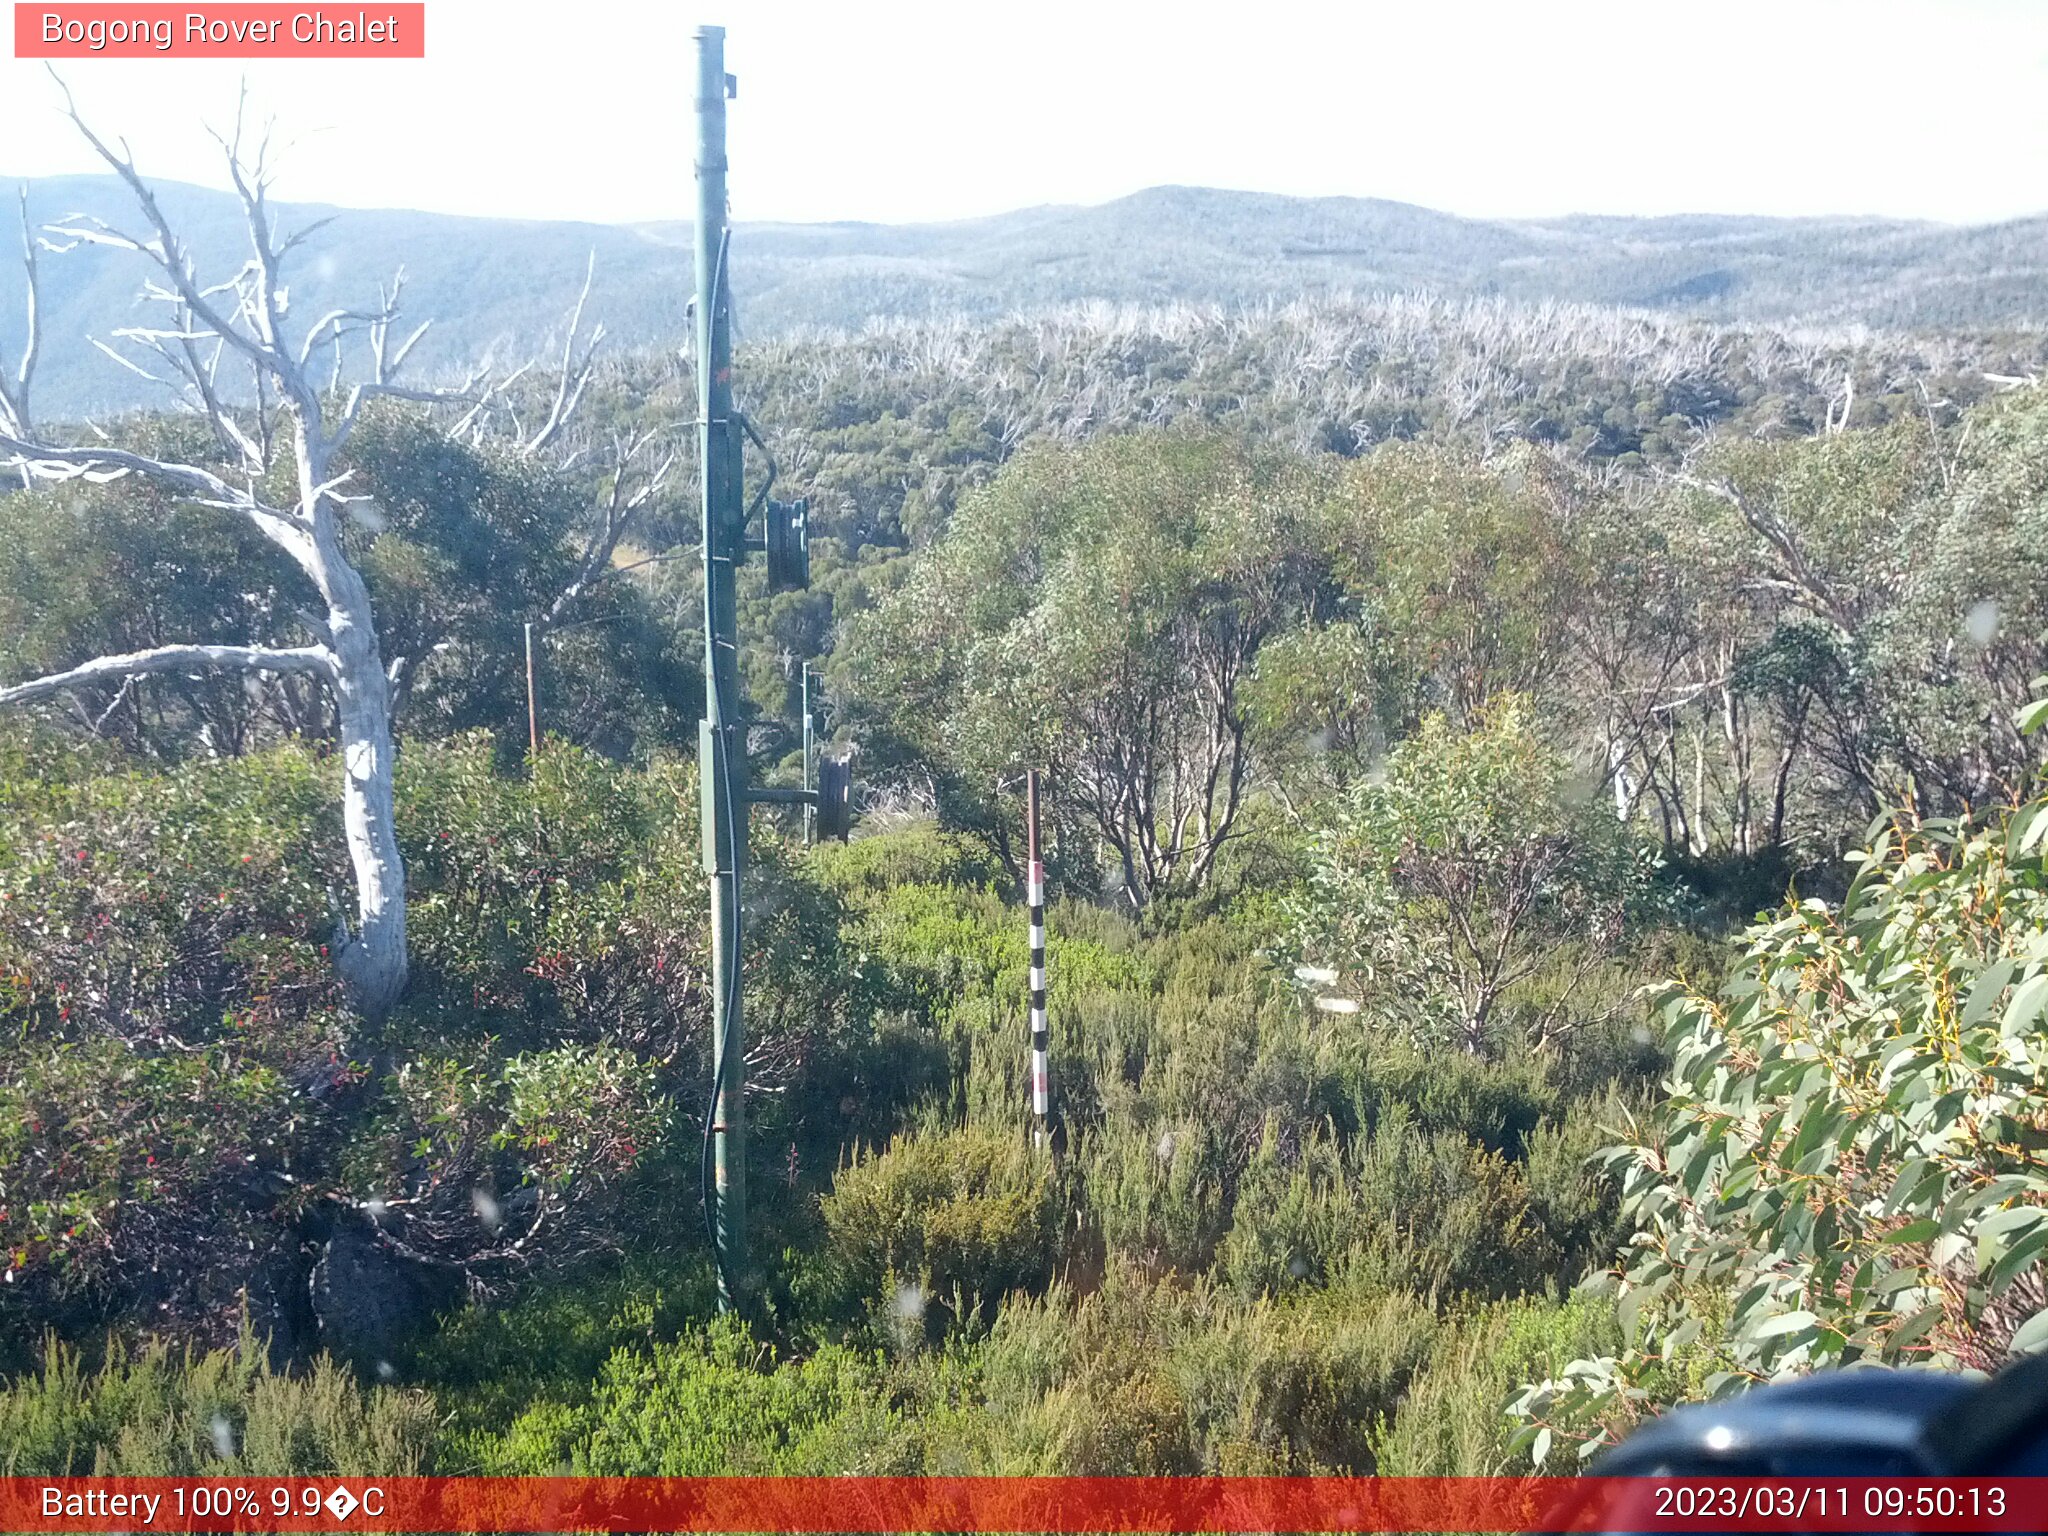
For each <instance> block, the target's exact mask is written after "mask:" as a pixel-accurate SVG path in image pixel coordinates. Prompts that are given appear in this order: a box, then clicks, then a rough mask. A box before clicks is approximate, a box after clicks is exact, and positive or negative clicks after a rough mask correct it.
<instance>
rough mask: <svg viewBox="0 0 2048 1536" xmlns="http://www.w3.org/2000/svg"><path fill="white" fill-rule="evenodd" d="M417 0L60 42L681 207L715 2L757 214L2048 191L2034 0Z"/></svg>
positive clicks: (1520, 210)
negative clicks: (266, 43)
mask: <svg viewBox="0 0 2048 1536" xmlns="http://www.w3.org/2000/svg"><path fill="white" fill-rule="evenodd" d="M359 4H360V5H366V6H367V8H368V9H370V10H371V11H372V12H374V11H375V4H374V0H355V3H349V4H347V5H345V6H344V5H342V4H340V3H330V4H329V5H328V9H329V10H330V11H332V12H343V11H346V13H347V14H350V15H353V14H354V12H355V11H356V10H357V9H358V5H359ZM427 20H428V43H427V55H428V56H427V58H426V59H425V60H423V61H391V62H381V61H380V62H374V63H366V62H357V61H295V60H280V61H274V62H267V63H266V62H256V63H250V64H241V63H229V62H216V61H211V60H196V59H189V60H188V59H179V58H177V57H175V56H173V57H170V58H167V59H152V60H136V61H130V60H86V61H77V62H71V63H67V64H65V65H64V66H63V68H64V70H65V73H66V78H67V79H68V80H69V81H71V83H72V84H73V86H74V88H75V89H76V90H77V92H78V95H79V98H80V100H81V102H82V104H83V105H84V106H85V108H86V110H87V112H88V115H89V116H90V117H91V119H92V120H93V121H94V122H95V125H96V126H99V127H100V128H101V129H102V131H104V132H112V133H120V134H125V135H127V136H128V138H129V139H130V141H131V142H132V143H133V145H134V146H135V149H136V152H137V156H138V159H139V160H140V163H141V165H142V167H143V169H144V171H145V172H146V173H151V174H154V175H157V176H162V177H169V178H175V179H179V180H187V181H197V182H205V183H210V184H218V183H219V182H220V180H221V178H220V177H219V175H218V174H217V170H216V166H217V163H218V152H217V150H215V149H214V146H213V145H212V143H211V141H210V140H208V139H207V137H206V136H205V133H204V132H203V124H204V123H206V122H215V123H219V122H221V121H223V120H224V119H225V118H227V117H228V116H229V115H230V114H231V112H232V108H233V101H234V93H235V89H236V84H237V81H238V80H239V78H240V77H241V76H242V74H243V73H244V72H245V71H246V73H247V75H248V78H249V83H250V86H251V90H252V93H253V95H254V98H255V99H256V101H257V102H258V104H259V105H261V106H264V107H266V108H267V109H268V110H269V111H271V112H273V113H274V114H275V115H276V116H277V118H278V119H279V123H280V128H281V131H282V133H283V135H284V136H285V137H287V138H289V139H291V140H292V141H293V148H292V151H291V154H290V156H289V158H288V159H287V160H286V162H285V165H284V168H283V172H282V174H281V176H280V178H279V184H278V194H279V195H280V196H281V197H285V198H292V199H300V200H308V201H323V202H335V203H341V204H345V205H351V206H358V207H366V206H380V207H413V208H429V209H436V210H440V211H445V212H453V213H479V214H501V215H517V216H531V217H544V218H585V219H599V220H620V221H623V220H634V219H648V218H670V217H678V216H685V217H686V216H687V214H688V210H689V207H690V196H691V194H690V174H691V171H690V131H691V128H690V99H689V98H690V86H689V82H690V69H691V46H692V45H691V32H692V29H693V27H694V26H695V25H696V24H697V23H698V22H699V21H712V22H718V23H721V24H723V25H724V26H725V27H726V28H727V29H728V37H727V62H728V67H729V68H730V69H731V70H732V71H733V72H734V73H736V74H737V75H738V76H739V78H740V96H739V99H738V101H736V102H735V103H734V104H733V116H732V128H731V154H732V171H733V193H734V210H735V213H736V215H737V216H738V217H739V218H741V219H842V218H851V219H876V220H888V221H897V220H912V219H943V218H954V217H963V216H968V215H973V214H981V213H993V212H997V211H1000V210H1003V209H1006V208H1014V207H1019V206H1024V205H1029V204H1034V203H1048V202H1068V203H1092V202H1101V201H1104V200H1106V199H1109V198H1113V197H1117V196H1120V195H1122V194H1124V193H1127V192H1131V191H1135V190H1137V189H1138V188H1140V187H1145V186H1151V185H1156V184H1159V183H1162V182H1184V183H1195V184H1201V185H1209V186H1224V187H1245V188H1254V189H1259V190H1265V191H1273V192H1287V193H1300V194H1336V195H1347V196H1372V197H1388V198H1398V199H1401V200H1403V201H1408V202H1416V203H1424V204H1428V205H1430V206H1432V207H1437V208H1444V209H1449V210H1451V211H1453V212H1457V213H1465V214H1475V215H1539V214H1557V213H1566V212H1575V211H1591V212H1613V213H1669V212H1681V211H1713V212H1729V213H1735V212H1750V213H1769V214H1802V213H1808V214H1811V213H1884V214H1895V215H1907V216H1917V217H1926V218H1938V219H1950V220H1982V219H1994V218H2003V217H2010V216H2013V215H2017V214H2022V213H2031V212H2036V211H2039V210H2041V209H2044V208H2048V0H1317V3H1305V0H1257V3H1255V4H1248V5H1232V6H1219V5H1212V4H1205V3H1201V0H1180V3H1172V4H1168V3H1152V0H1147V3H1131V0H1091V3H1085V4H1076V3H1070V0H1025V3H1013V4H999V3H994V0H950V3H917V0H840V3H838V4H826V3H813V0H724V3H722V4H720V5H717V7H716V8H715V9H714V8H712V5H711V3H710V0H428V7H427ZM55 95H56V93H55V88H54V87H53V86H52V85H51V83H50V81H49V80H48V79H47V78H46V77H45V75H44V74H43V66H42V65H41V64H40V63H37V62H33V61H27V60H17V59H14V58H11V57H9V58H4V59H0V175H5V176H21V175H43V174H49V173H53V172H61V171H81V170H90V169H96V168H97V167H96V166H95V165H94V163H93V162H92V161H91V160H90V158H89V157H88V155H87V154H86V153H85V152H84V150H83V148H82V146H80V145H79V144H78V143H77V142H76V140H75V139H74V138H73V136H72V135H71V134H70V131H69V129H68V127H67V126H66V125H65V124H64V123H62V122H61V120H59V119H58V118H57V117H56V116H55V111H54V101H55Z"/></svg>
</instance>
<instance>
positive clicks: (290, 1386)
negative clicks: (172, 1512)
mask: <svg viewBox="0 0 2048 1536" xmlns="http://www.w3.org/2000/svg"><path fill="white" fill-rule="evenodd" d="M436 1433H437V1419H436V1415H435V1412H434V1404H433V1401H432V1399H430V1398H428V1397H427V1396H426V1395H425V1394H424V1393H420V1392H417V1391H407V1390H400V1389H397V1388H393V1387H367V1388H366V1387H361V1386H359V1385H357V1383H356V1382H355V1380H354V1378H353V1377H352V1376H350V1375H349V1374H347V1373H346V1372H344V1371H342V1370H340V1369H339V1368H337V1367H336V1366H335V1365H334V1363H333V1362H332V1361H331V1360H329V1359H327V1358H326V1357H325V1356H322V1357H321V1358H320V1359H319V1360H318V1361H316V1362H315V1363H314V1366H313V1369H312V1370H311V1372H310V1373H308V1374H306V1375H303V1376H289V1375H283V1374H280V1373H278V1372H275V1371H273V1370H271V1369H270V1367H269V1366H268V1365H267V1364H266V1363H265V1361H264V1358H263V1351H262V1350H261V1349H260V1348H257V1347H255V1345H254V1343H253V1341H251V1340H250V1339H248V1338H247V1337H246V1336H245V1337H244V1338H243V1339H242V1340H241V1342H240V1345H239V1347H237V1348H235V1349H229V1350H212V1351H208V1352H206V1353H193V1352H189V1351H181V1350H173V1349H172V1348H170V1347H169V1346H168V1345H165V1344H162V1343H153V1344H150V1345H148V1346H146V1347H144V1348H141V1349H138V1350H134V1351H129V1350H126V1349H123V1348H122V1347H120V1346H119V1345H115V1346H112V1347H111V1348H110V1351H109V1353H108V1356H107V1358H106V1360H105V1361H104V1362H103V1363H102V1364H101V1365H100V1366H99V1367H97V1368H96V1369H88V1368H87V1367H86V1366H85V1365H84V1364H83V1363H82V1362H81V1360H80V1358H79V1356H78V1354H77V1352H76V1351H75V1350H72V1349H70V1348H69V1347H67V1346H66V1345H64V1344H63V1343H61V1342H59V1341H57V1340H55V1339H52V1340H50V1341H49V1342H48V1344H47V1345H46V1348H45V1351H44V1359H43V1365H42V1369H41V1370H40V1371H39V1372H35V1373H31V1374H28V1375H24V1376H22V1377H20V1378H18V1379H16V1380H15V1381H13V1382H10V1383H7V1384H5V1385H0V1475H5V1476H8V1477H27V1476H31V1475H34V1476H53V1477H63V1476H82V1475H86V1474H91V1475H94V1476H99V1477H110V1476H123V1477H182V1476H192V1475H199V1476H206V1477H215V1476H237V1475H257V1476H287V1475H296V1476H306V1475H329V1474H335V1475H341V1476H346V1477H358V1476H365V1475H376V1476H384V1477H405V1476H416V1475H420V1474H423V1473H427V1472H431V1471H432V1470H433V1466H434V1451H435V1441H436Z"/></svg>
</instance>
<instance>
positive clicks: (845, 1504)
mask: <svg viewBox="0 0 2048 1536" xmlns="http://www.w3.org/2000/svg"><path fill="white" fill-rule="evenodd" d="M2044 1516H2048V1479H2040V1478H1953V1479H1942V1478H1792V1477H1787V1478H1744V1477H1729V1478H1602V1477H1587V1478H1535V1477H1531V1478H1508V1477H1498V1478H1487V1477H1413V1478H1399V1477H1389V1478H1369V1477H1368V1478H1346V1477H1185V1478H1175V1477H940V1478H914V1477H704V1478H435V1477H392V1478H361V1477H347V1478H336V1477H330V1478H300V1477H277V1478H264V1477H217V1478H42V1479H39V1478H28V1477H13V1478H0V1530H5V1531H50V1532H74V1531H75V1532H88V1531H90V1532H101V1531H131V1532H136V1531H140V1532H155V1531H172V1532H184V1531H249V1532H286V1531H332V1532H339V1531H365V1532H383V1531H389V1532H400V1531H477V1532H511V1531H634V1532H640V1531H684V1532H714V1531H722V1532H751V1531H759V1532H775V1533H785V1532H786V1533H791V1536H808V1533H814V1532H827V1531H844V1532H850V1533H869V1532H872V1533H880V1532H895V1531H919V1532H924V1531H932V1532H938V1531H959V1532H990V1533H993V1532H1019V1533H1025V1532H1049V1533H1052V1532H1057V1533H1069V1532H1072V1533H1081V1532H1088V1533H1093V1532H1113V1531H1114V1532H1124V1531H1149V1532H1169V1531H1174V1532H1179V1531H1185V1532H1203V1533H1207V1532H1225V1531H1238V1532H1281V1531H1298V1532H1320V1531H1333V1532H1337V1531H1342V1532H1352V1531H1360V1532H1366V1531H1369V1532H1391V1531H1427V1532H1441V1531H1529V1532H1551V1531H1555V1532H1591V1531H1637V1532H1643V1531H1674V1532H1681V1531H1683V1532H1703V1531H1857V1530H1915V1531H2039V1530H2048V1520H2044Z"/></svg>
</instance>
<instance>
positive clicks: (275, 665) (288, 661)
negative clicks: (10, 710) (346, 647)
mask: <svg viewBox="0 0 2048 1536" xmlns="http://www.w3.org/2000/svg"><path fill="white" fill-rule="evenodd" d="M222 670H228V671H236V672H279V673H284V672H298V673H310V674H312V675H313V676H316V677H319V678H322V679H325V680H326V681H329V682H332V681H333V680H334V679H335V677H336V667H335V659H334V653H333V652H332V651H330V650H328V649H327V647H325V646H323V645H308V646H300V647H297V648H294V649H290V650H283V649H277V648H274V647H270V646H262V645H160V646H157V647H155V648H154V649H151V650H147V651H130V652H128V653H127V654H126V655H123V656H101V657H98V658H96V659H95V660H92V661H88V662H86V663H85V664H84V665H82V666H77V667H73V668H71V669H70V670H69V671H68V672H53V673H51V674H50V675H49V676H48V677H39V678H36V679H35V680H34V681H32V682H26V683H16V684H14V685H13V686H12V687H9V688H0V704H33V703H34V702H36V700H38V699H47V698H49V697H51V696H52V695H54V694H59V693H66V692H69V691H70V690H71V689H73V688H80V687H83V686H85V685H86V684H88V683H110V682H117V681H119V682H126V681H128V680H129V679H131V678H137V677H146V676H149V675H150V674H152V673H160V672H183V673H194V672H208V671H222Z"/></svg>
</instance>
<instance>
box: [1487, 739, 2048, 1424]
mask: <svg viewBox="0 0 2048 1536" xmlns="http://www.w3.org/2000/svg"><path fill="white" fill-rule="evenodd" d="M2042 712H2048V709H2044V710H2043V711H2037V713H2042ZM2044 841H2048V800H2034V801H2030V802H2028V803H2027V804H2025V805H2024V806H2022V807H2020V808H2019V809H2018V810H2017V811H2016V812H2014V813H2012V814H2011V815H2009V816H2005V817H1995V818H1991V819H1987V820H1985V821H1983V822H1979V823H1971V822H1963V823H1954V822H1931V823H1925V824H1918V825H1916V824H1913V823H1911V822H1910V821H1907V820H1905V819H1904V818H1898V819H1894V820H1892V821H1891V822H1890V823H1889V824H1887V825H1885V826H1884V827H1883V828H1882V830H1879V831H1878V832H1877V833H1876V834H1875V838H1874V841H1873V842H1872V844H1871V846H1870V847H1869V848H1868V849H1867V850H1866V851H1865V852H1863V853H1861V854H1860V855H1858V856H1857V857H1856V859H1855V861H1854V862H1855V863H1856V864H1857V865H1858V866H1859V868H1858V872H1857V875H1856V878H1855V880H1854V882H1853V883H1852V884H1851V886H1850V888H1849V891H1848V894H1847V896H1846V898H1845V899H1844V901H1843V903H1842V905H1841V907H1840V908H1839V909H1834V908H1830V907H1828V906H1827V905H1825V904H1824V903H1822V902H1819V901H1804V902H1792V903H1788V904H1787V906H1786V907H1785V908H1784V910H1782V911H1781V912H1780V913H1778V914H1777V915H1776V916H1774V917H1772V918H1770V919H1768V920H1766V921H1764V922H1761V923H1759V924H1757V925H1756V926H1755V927H1753V928H1752V929H1750V931H1749V933H1748V935H1747V937H1746V947H1745V951H1744V954H1743V957H1742V959H1741V961H1740V962H1739V964H1738V965H1737V967H1736V968H1735V971H1734V973H1733V974H1732V975H1731V977H1730V978H1729V980H1728V982H1727V983H1726V985H1725V986H1724V987H1723V988H1722V989H1721V991H1720V994H1719V995H1718V996H1708V995H1704V994H1702V993H1699V992H1695V991H1693V990H1692V989H1690V988H1687V987H1683V986H1679V987H1675V988H1673V989H1672V990H1671V992H1670V993H1669V995H1668V997H1667V999H1666V1004H1665V1011H1666V1016H1667V1019H1668V1022H1669V1028H1670V1034H1671V1042H1672V1046H1673V1050H1674V1055H1675V1065H1674V1068H1673V1073H1672V1079H1671V1083H1670V1100H1669V1102H1668V1103H1667V1104H1666V1105H1664V1106H1663V1107H1662V1108H1661V1109H1660V1111H1659V1112H1658V1115H1657V1117H1656V1119H1655V1120H1654V1121H1652V1122H1651V1123H1649V1124H1648V1125H1646V1126H1644V1127H1642V1128H1641V1129H1640V1130H1637V1129H1636V1128H1635V1127H1633V1126H1632V1127H1631V1128H1630V1129H1631V1131H1632V1132H1634V1134H1633V1135H1632V1136H1631V1138H1630V1141H1629V1142H1628V1143H1627V1144H1624V1145H1622V1146H1619V1147H1616V1148H1613V1149H1611V1151H1610V1153H1609V1154H1608V1160H1609V1164H1610V1166H1611V1167H1612V1168H1613V1169H1614V1170H1615V1171H1616V1172H1617V1173H1619V1174H1620V1175H1621V1177H1622V1180H1623V1196H1624V1201H1625V1207H1626V1211H1627V1214H1628V1216H1629V1218H1630V1220H1631V1222H1632V1223H1633V1224H1634V1225H1635V1226H1636V1227H1637V1228H1638V1229H1639V1230H1638V1232H1637V1235H1636V1236H1635V1237H1634V1238H1633V1239H1632V1240H1631V1242H1630V1244H1629V1246H1628V1248H1627V1250H1626V1251H1625V1253H1624V1254H1623V1256H1622V1258H1621V1260H1620V1261H1619V1262H1618V1263H1617V1264H1616V1266H1615V1270H1614V1272H1613V1275H1612V1276H1611V1281H1612V1283H1614V1284H1615V1285H1617V1286H1618V1287H1619V1289H1620V1292H1621V1296H1622V1309H1623V1314H1624V1317H1625V1318H1627V1319H1628V1320H1629V1321H1630V1322H1631V1324H1632V1326H1631V1330H1630V1333H1629V1337H1628V1347H1627V1348H1626V1349H1624V1350H1621V1351H1619V1352H1617V1353H1615V1354H1610V1355H1605V1356H1601V1357H1598V1358H1594V1359H1589V1360H1585V1361H1580V1362H1575V1363H1574V1364H1573V1365H1572V1366H1571V1367H1570V1368H1569V1369H1568V1370H1567V1371H1566V1372H1565V1373H1563V1374H1562V1375H1560V1376H1556V1377H1552V1378H1550V1379H1547V1380H1545V1381H1543V1382H1540V1383H1538V1384H1536V1385H1534V1386H1532V1387H1530V1388H1529V1389H1528V1390H1527V1391H1526V1392H1525V1393H1524V1394H1523V1395H1522V1397H1521V1398H1520V1400H1519V1404H1518V1408H1519V1411H1520V1412H1521V1413H1522V1414H1523V1415H1524V1416H1525V1418H1526V1419H1527V1421H1528V1422H1527V1425H1526V1427H1525V1430H1524V1436H1525V1442H1526V1443H1528V1444H1530V1446H1531V1447H1532V1450H1533V1451H1534V1452H1535V1453H1536V1454H1537V1456H1538V1459H1539V1460H1540V1459H1541V1454H1542V1452H1543V1451H1545V1450H1547V1449H1548V1448H1549V1446H1550V1444H1551V1442H1552V1440H1553V1439H1555V1438H1560V1437H1566V1436H1568V1437H1570V1438H1572V1439H1575V1440H1577V1441H1578V1442H1579V1443H1580V1444H1581V1446H1583V1447H1587V1448H1591V1447H1595V1446H1597V1445H1598V1444H1599V1443H1600V1441H1601V1440H1602V1439H1603V1438H1605V1436H1606V1435H1607V1434H1609V1433H1611V1432H1612V1431H1613V1430H1614V1429H1615V1428H1616V1427H1617V1425H1619V1424H1621V1423H1623V1422H1625V1421H1626V1420H1628V1419H1630V1418H1632V1417H1633V1416H1634V1415H1635V1414H1637V1413H1639V1412H1640V1411H1641V1405H1642V1404H1643V1403H1645V1402H1652V1403H1653V1402H1656V1401H1658V1400H1660V1399H1661V1398H1662V1397H1663V1395H1664V1394H1667V1393H1674V1392H1678V1393H1683V1392H1691V1391H1695V1390H1705V1391H1707V1392H1719V1391H1727V1390H1736V1389H1740V1388H1741V1387H1743V1386H1746V1385H1748V1384H1749V1383H1751V1382H1759V1381H1766V1380H1771V1379H1774V1378H1777V1377H1781V1376H1785V1375H1791V1374H1797V1373H1800V1372H1803V1371H1807V1370H1811V1369H1814V1368H1815V1367H1818V1366H1823V1365H1834V1364H1848V1363H1851V1362H1856V1361H1872V1362H1885V1363H1890V1364H1930V1365H1941V1366H1950V1367H1954V1366H1958V1365H1961V1366H1973V1367H1977V1368H1979V1369H1989V1368H1993V1367H1995V1366H1997V1365H1999V1364H2002V1363H2003V1362H2004V1361H2005V1359H2006V1358H2007V1357H2008V1356H2009V1355H2011V1354H2014V1353H2025V1352H2030V1351H2036V1350H2040V1349H2043V1348H2048V1306H2044V1297H2048V1285H2044V1281H2043V1279H2042V1273H2043V1272H2042V1268H2041V1255H2042V1253H2043V1252H2044V1251H2048V1209H2044V1203H2043V1202H2044V1196H2048V1159H2044V1157H2043V1154H2042V1152H2041V1150H2040V1149H2041V1148H2042V1147H2043V1146H2044V1145H2048V1116H2044V1112H2043V1108H2042V1106H2043V1103H2044V1096H2048V959H2044V957H2048V856H2044V851H2043V849H2044Z"/></svg>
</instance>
